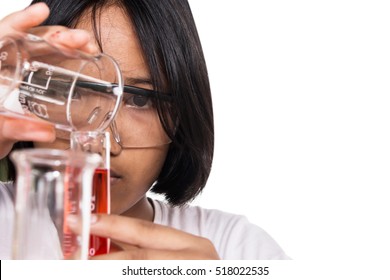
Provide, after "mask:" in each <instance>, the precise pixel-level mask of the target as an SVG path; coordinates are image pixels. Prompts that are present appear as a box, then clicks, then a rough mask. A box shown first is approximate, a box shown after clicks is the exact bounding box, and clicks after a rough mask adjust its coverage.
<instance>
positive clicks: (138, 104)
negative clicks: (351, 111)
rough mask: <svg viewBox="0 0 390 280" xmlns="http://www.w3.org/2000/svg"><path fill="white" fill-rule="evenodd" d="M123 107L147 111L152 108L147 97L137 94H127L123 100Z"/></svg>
mask: <svg viewBox="0 0 390 280" xmlns="http://www.w3.org/2000/svg"><path fill="white" fill-rule="evenodd" d="M124 101H125V105H126V106H128V107H134V108H142V109H147V108H150V107H152V101H151V100H150V98H149V97H147V96H143V95H137V94H129V95H128V96H126V97H125V98H124Z"/></svg>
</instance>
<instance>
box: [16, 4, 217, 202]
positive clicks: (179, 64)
mask: <svg viewBox="0 0 390 280" xmlns="http://www.w3.org/2000/svg"><path fill="white" fill-rule="evenodd" d="M37 2H45V3H46V4H47V5H48V6H49V8H50V10H51V13H50V15H49V17H48V19H47V20H46V21H45V22H44V25H63V26H67V27H71V28H72V27H75V26H76V25H77V23H78V20H79V19H80V17H81V16H82V15H84V14H85V12H86V11H90V12H91V20H92V21H93V26H94V32H95V36H96V39H97V40H98V41H99V37H100V36H99V22H98V20H99V13H101V11H102V9H103V8H104V7H105V6H106V5H117V6H118V7H120V8H121V9H122V10H123V11H124V12H125V13H126V14H127V15H128V17H129V20H130V21H131V22H132V23H133V25H134V29H135V31H136V33H137V34H138V38H139V41H140V44H141V48H142V50H143V53H144V58H145V61H146V63H147V65H148V67H149V71H150V75H151V78H152V83H153V86H154V89H155V90H157V91H162V92H169V93H170V94H172V97H173V101H172V102H170V103H169V104H168V105H167V104H166V103H165V102H157V108H158V112H159V115H160V119H161V122H162V125H163V126H164V129H165V130H166V132H167V134H168V136H169V137H171V139H172V143H171V144H170V148H169V152H168V155H167V158H166V161H165V163H164V166H163V168H162V170H161V173H160V175H159V177H158V179H157V181H156V183H155V184H154V185H153V187H152V189H151V190H152V191H153V192H155V193H159V194H163V195H165V198H166V199H167V201H168V202H169V203H171V204H172V205H182V204H184V203H186V202H188V201H191V200H192V199H194V198H195V197H196V196H197V195H198V194H199V193H200V192H201V191H202V189H203V188H204V186H205V184H206V181H207V179H208V177H209V174H210V170H211V165H212V159H213V151H214V124H213V110H212V100H211V92H210V85H209V79H208V74H207V68H206V63H205V60H204V56H203V51H202V47H201V43H200V40H199V36H198V33H197V29H196V26H195V22H194V19H193V16H192V13H191V9H190V6H189V4H188V2H187V0H158V1H156V0H67V1H63V0H45V1H39V0H34V1H32V4H33V3H37ZM100 47H101V45H100ZM102 51H104V50H102ZM172 124H174V125H173V126H174V127H173V126H172ZM12 172H14V171H13V170H10V174H12ZM13 174H14V173H13Z"/></svg>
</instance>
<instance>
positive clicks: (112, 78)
mask: <svg viewBox="0 0 390 280" xmlns="http://www.w3.org/2000/svg"><path fill="white" fill-rule="evenodd" d="M122 95H123V77H122V73H121V71H120V69H119V66H118V64H117V63H116V61H115V60H114V59H113V58H111V57H110V56H108V55H106V54H103V53H100V54H97V55H90V54H86V53H83V52H80V51H78V50H74V49H68V48H65V47H61V48H60V47H58V46H54V45H52V44H50V43H49V42H47V41H45V40H44V39H42V38H40V37H37V36H35V35H32V34H24V33H15V34H10V35H6V36H4V37H3V38H1V39H0V114H2V115H7V116H9V117H13V118H22V119H23V118H28V119H30V120H36V121H38V120H44V121H48V122H50V123H53V124H54V125H55V127H56V128H57V129H59V130H60V131H68V132H70V131H72V130H104V129H105V128H106V127H108V126H109V124H110V123H111V121H112V120H113V119H114V117H115V114H116V112H117V110H118V108H119V105H120V103H121V100H122ZM67 139H69V138H67Z"/></svg>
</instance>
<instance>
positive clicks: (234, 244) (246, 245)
mask: <svg viewBox="0 0 390 280" xmlns="http://www.w3.org/2000/svg"><path fill="white" fill-rule="evenodd" d="M153 206H154V222H155V223H156V224H161V225H166V226H169V227H173V228H176V229H179V230H182V231H185V232H188V233H191V234H194V235H197V236H202V237H205V238H207V239H209V240H210V241H211V242H212V243H213V244H214V247H215V248H216V250H217V252H218V254H219V256H220V258H221V259H224V260H229V259H230V260H285V259H290V258H289V257H288V256H287V255H286V254H285V253H284V252H283V250H282V249H281V248H280V246H279V245H278V244H277V243H276V242H275V241H274V240H273V239H272V238H271V236H269V235H268V234H267V233H266V232H265V231H264V230H263V229H261V228H260V227H258V226H256V225H254V224H251V223H250V222H249V221H248V219H247V218H246V217H244V216H240V215H234V214H230V213H226V212H222V211H219V210H211V209H204V208H201V207H198V206H183V207H171V206H169V205H168V204H166V203H164V202H161V201H158V200H153Z"/></svg>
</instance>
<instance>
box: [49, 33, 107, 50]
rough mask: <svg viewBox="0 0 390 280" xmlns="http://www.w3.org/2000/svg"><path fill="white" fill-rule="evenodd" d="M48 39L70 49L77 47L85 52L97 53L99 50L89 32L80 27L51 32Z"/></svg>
mask: <svg viewBox="0 0 390 280" xmlns="http://www.w3.org/2000/svg"><path fill="white" fill-rule="evenodd" d="M48 41H49V42H51V43H54V44H60V45H61V46H64V47H67V48H70V49H79V50H80V51H83V52H86V53H91V54H97V53H98V52H99V49H98V47H97V46H96V44H95V43H94V42H93V41H92V39H91V36H90V34H89V32H87V31H85V30H82V29H66V30H63V31H57V32H55V33H53V34H51V36H50V37H49V39H48Z"/></svg>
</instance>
